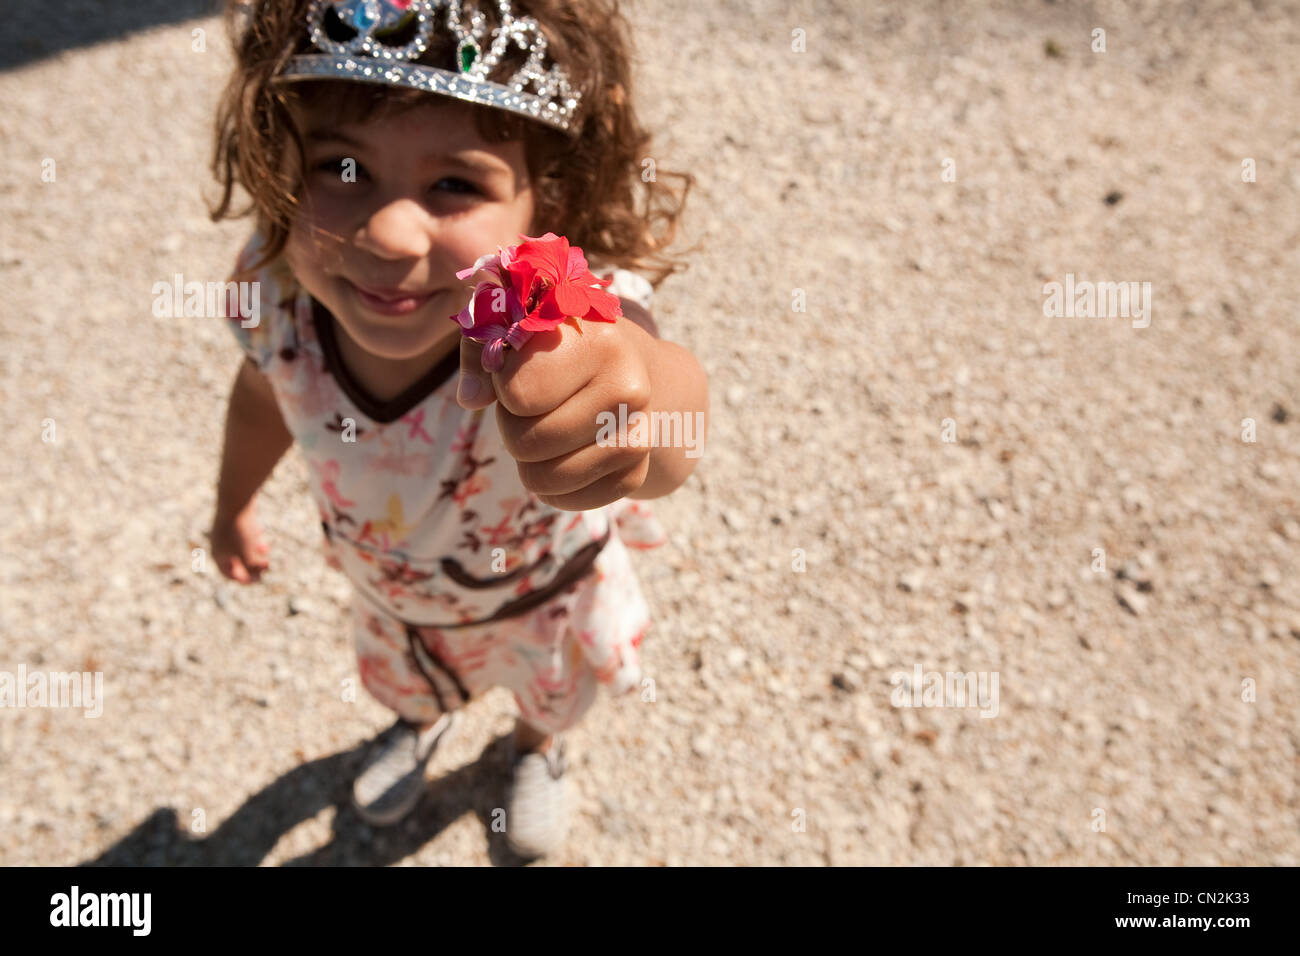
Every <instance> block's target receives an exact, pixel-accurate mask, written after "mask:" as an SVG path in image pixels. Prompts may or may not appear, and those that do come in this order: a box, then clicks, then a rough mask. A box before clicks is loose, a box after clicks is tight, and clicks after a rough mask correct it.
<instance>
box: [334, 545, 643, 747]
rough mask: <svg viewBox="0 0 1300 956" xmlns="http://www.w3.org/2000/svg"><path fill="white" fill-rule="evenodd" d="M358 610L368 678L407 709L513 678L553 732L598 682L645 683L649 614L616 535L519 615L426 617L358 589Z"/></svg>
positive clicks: (402, 711) (529, 708)
mask: <svg viewBox="0 0 1300 956" xmlns="http://www.w3.org/2000/svg"><path fill="white" fill-rule="evenodd" d="M352 617H353V626H354V633H355V637H356V645H357V660H358V666H359V669H360V672H361V682H362V684H363V685H364V686H365V688H366V689H367V690H368V691H369V692H370V693H371V694H372V695H374V697H375V698H376V699H377V700H379V701H380V702H381V703H383V704H385V705H386V706H388V707H390V708H392V709H393V710H395V711H396V712H397V713H398V714H399V715H401V716H402V717H405V718H406V719H408V720H411V721H415V722H416V723H422V724H423V723H431V722H433V721H435V720H437V719H438V717H440V716H441V715H442V714H443V713H445V712H447V711H451V710H455V709H457V708H458V707H461V706H462V705H464V704H465V703H467V702H468V701H469V700H471V699H473V698H475V697H477V696H479V695H480V694H481V693H482V692H484V691H485V690H487V689H489V688H491V687H506V688H509V689H510V690H511V691H512V692H513V693H514V697H515V702H516V704H517V705H518V707H519V712H520V714H521V716H522V717H523V719H524V720H525V721H527V722H528V723H529V724H531V725H532V726H533V727H535V728H537V729H538V730H542V731H545V732H547V733H556V732H559V731H562V730H567V729H568V728H570V727H572V726H574V725H575V724H576V723H577V722H578V721H579V720H580V719H581V717H582V715H583V714H584V713H585V712H586V710H587V708H589V707H590V706H591V705H592V703H593V702H594V700H595V698H596V690H597V687H598V686H599V685H601V684H603V685H605V686H606V687H607V688H608V690H609V693H610V694H611V695H613V696H619V695H622V694H624V693H626V692H627V691H629V690H631V689H633V688H635V687H637V686H639V685H640V683H641V667H640V655H639V648H640V645H641V639H642V638H643V637H644V635H645V632H646V628H647V626H648V624H649V619H650V615H649V611H648V608H647V606H646V602H645V598H644V597H643V596H642V594H641V589H640V586H639V584H638V583H637V580H636V578H635V576H634V573H633V570H632V567H631V563H630V561H629V559H628V553H627V549H626V546H625V545H624V544H623V542H622V541H621V540H620V539H619V538H618V536H617V535H612V536H611V537H610V540H609V542H608V544H606V545H605V547H604V549H603V550H602V551H601V552H600V554H599V555H598V556H597V557H596V561H595V564H594V567H593V569H592V571H591V573H590V574H588V575H587V576H586V577H584V578H582V579H580V580H579V581H577V582H575V583H574V584H573V585H571V586H570V588H569V589H568V590H567V591H564V592H562V593H561V594H559V595H558V596H557V597H554V598H552V599H551V600H550V601H548V602H547V603H545V604H542V605H540V606H539V607H537V608H534V609H533V610H531V611H529V612H527V613H526V614H523V615H520V616H519V617H514V618H506V619H504V620H500V621H493V622H490V623H486V624H481V625H469V626H465V627H454V628H436V627H420V626H417V625H413V624H408V623H406V622H404V621H402V620H400V619H398V618H396V617H393V616H392V615H391V614H390V613H388V612H387V611H385V610H383V609H382V608H380V607H378V606H376V605H375V604H374V603H373V602H372V601H370V600H369V599H367V598H366V597H365V596H364V595H363V594H362V593H361V592H359V591H356V592H355V593H354V598H353V608H352Z"/></svg>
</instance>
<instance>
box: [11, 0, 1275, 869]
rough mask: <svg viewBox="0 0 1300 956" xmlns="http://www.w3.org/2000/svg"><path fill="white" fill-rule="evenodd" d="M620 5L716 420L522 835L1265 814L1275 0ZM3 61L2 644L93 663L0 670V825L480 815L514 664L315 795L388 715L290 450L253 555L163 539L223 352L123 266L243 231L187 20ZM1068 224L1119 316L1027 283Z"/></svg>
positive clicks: (337, 823)
mask: <svg viewBox="0 0 1300 956" xmlns="http://www.w3.org/2000/svg"><path fill="white" fill-rule="evenodd" d="M83 6H85V7H87V8H88V9H92V10H95V11H97V12H96V15H97V16H108V15H109V14H108V12H107V8H106V6H105V5H101V4H97V3H83ZM631 14H632V16H633V19H634V21H635V22H636V24H637V25H638V27H639V28H640V29H639V35H640V41H639V43H640V50H641V53H642V58H643V61H644V62H643V63H642V65H641V73H640V89H639V96H640V97H641V99H642V103H643V109H644V110H645V112H646V114H647V118H648V119H649V121H650V122H651V124H652V127H653V128H655V129H658V130H661V131H662V132H661V134H660V141H659V144H658V147H657V153H656V156H655V158H656V160H657V161H658V162H659V163H660V164H661V165H662V166H664V167H683V168H687V169H690V170H692V171H693V172H695V173H696V174H697V175H698V176H699V177H700V180H701V189H700V191H699V192H698V194H696V195H695V196H693V198H692V201H691V202H692V205H691V210H690V217H689V221H688V223H687V240H688V242H698V243H699V251H698V253H697V254H696V255H695V257H694V260H693V267H692V269H691V270H690V271H689V272H688V273H686V274H684V275H683V276H680V277H676V278H674V279H672V280H669V281H668V282H667V283H665V284H664V286H663V287H662V288H661V290H660V292H659V295H658V297H657V301H656V312H657V315H658V317H659V320H660V323H661V325H662V326H663V327H664V328H665V329H666V331H667V332H668V334H669V335H671V336H672V337H674V338H676V339H678V340H679V341H681V342H683V343H684V344H686V345H687V346H689V347H690V348H691V349H692V350H694V352H695V353H696V354H697V355H698V356H700V358H701V360H702V361H703V362H704V363H705V365H706V367H707V368H708V369H709V371H710V374H711V376H712V379H711V381H712V394H713V420H712V427H711V430H710V431H711V439H712V443H711V447H710V449H709V453H708V455H707V456H706V458H705V461H704V463H703V464H702V466H701V468H700V469H699V471H698V472H697V475H696V476H695V477H693V478H692V480H691V481H690V482H689V483H688V484H687V486H686V487H684V488H683V489H682V490H681V491H680V492H678V493H677V494H676V495H674V496H673V497H672V498H671V499H668V500H666V501H665V502H663V503H661V505H660V515H661V517H662V519H663V521H664V522H665V524H666V525H667V526H668V527H669V529H670V533H671V535H672V540H671V542H670V544H669V545H668V546H666V547H665V548H662V549H659V550H658V551H654V552H649V553H647V554H645V555H643V556H641V557H640V559H639V565H638V566H639V568H640V570H641V572H642V574H643V580H644V582H645V585H646V590H647V594H648V597H649V599H650V601H651V604H652V606H653V608H654V610H655V613H656V624H655V627H654V629H653V631H652V633H651V635H650V637H649V638H648V639H647V643H646V647H645V666H646V670H647V673H648V674H649V675H650V676H651V677H652V678H653V679H654V681H655V699H654V700H653V701H643V700H641V699H640V698H639V697H638V696H636V695H633V696H631V697H629V698H623V699H620V700H618V701H608V700H603V701H602V702H600V703H599V704H598V710H596V711H594V712H593V714H594V719H591V720H589V722H588V723H587V724H586V725H585V726H583V727H582V728H580V729H579V730H578V731H576V732H575V733H574V734H573V735H572V739H573V743H574V745H575V747H576V748H577V751H578V752H577V755H576V760H575V762H574V771H573V772H572V779H573V782H574V785H575V788H576V790H577V791H578V793H579V796H580V799H579V802H578V806H577V808H576V815H575V820H574V826H573V831H572V837H571V840H570V842H569V844H568V846H567V848H566V849H565V850H564V852H563V853H561V854H560V855H558V856H557V857H556V858H554V859H552V860H549V861H547V862H546V864H543V865H547V864H549V865H561V864H637V865H640V864H649V865H655V864H670V865H671V864H747V865H755V864H760V865H762V864H782V863H785V864H812V865H820V864H831V865H842V864H859V863H866V864H982V863H991V864H1143V865H1147V864H1259V863H1265V864H1291V865H1295V864H1297V863H1300V794H1298V793H1297V779H1298V778H1300V773H1297V771H1298V769H1300V736H1298V731H1297V727H1298V726H1300V686H1298V684H1300V677H1298V675H1300V667H1298V666H1297V664H1298V662H1300V587H1297V583H1296V578H1295V571H1296V569H1297V567H1298V566H1300V561H1297V554H1298V553H1300V508H1298V507H1297V498H1298V497H1300V494H1298V491H1300V482H1298V481H1297V475H1300V451H1298V450H1297V448H1298V444H1297V437H1298V436H1300V394H1297V391H1298V389H1297V382H1300V346H1298V345H1297V330H1296V318H1295V314H1296V313H1295V308H1296V302H1297V301H1300V262H1297V257H1298V254H1297V249H1298V248H1300V242H1298V241H1297V239H1298V236H1297V233H1298V232H1300V135H1298V134H1297V129H1296V123H1295V117H1296V116H1297V115H1298V114H1300V71H1297V70H1296V69H1295V62H1296V56H1297V49H1300V43H1298V41H1300V8H1298V7H1297V5H1296V4H1295V3H1272V2H1267V0H1265V2H1259V3H1235V2H1207V3H1199V4H1195V5H1184V6H1179V7H1178V8H1177V11H1176V12H1175V11H1173V10H1170V9H1167V5H1164V4H1160V3H1156V2H1149V3H1135V4H1116V3H1080V4H1068V5H1067V4H1064V3H1042V2H1030V0H1023V2H1018V3H1010V2H995V0H992V2H987V3H984V2H981V3H969V4H960V3H958V4H953V3H941V2H938V0H923V2H916V3H907V4H902V3H898V4H872V5H866V4H859V3H857V2H842V3H840V2H835V3H832V2H818V3H802V4H800V3H796V4H794V5H790V4H787V3H785V2H775V0H762V2H757V3H745V4H741V3H734V2H733V3H719V4H701V3H694V2H687V0H656V2H654V3H646V2H642V3H638V4H636V5H634V6H633V7H632V10H631ZM114 15H117V14H114ZM122 16H125V14H122ZM129 26H132V27H134V26H137V24H135V23H131V24H129ZM142 26H143V25H142ZM196 27H201V28H205V29H207V31H208V49H207V51H206V52H203V53H196V52H193V51H192V49H191V42H192V32H191V31H192V30H193V29H194V28H196ZM1096 27H1101V28H1104V29H1105V30H1106V43H1107V50H1106V52H1104V53H1096V52H1093V51H1092V49H1090V44H1091V43H1092V31H1093V29H1094V28H1096ZM796 28H798V29H802V30H804V31H806V50H805V51H804V52H794V51H792V49H791V45H792V40H791V35H792V34H791V31H793V30H795V29H796ZM8 65H9V66H10V68H9V69H7V70H5V71H4V72H0V100H3V102H4V103H5V108H4V111H3V113H2V114H0V159H2V160H3V169H4V176H3V179H2V181H0V223H3V235H2V236H0V288H2V289H3V292H4V301H5V308H4V310H3V312H0V404H2V406H3V408H4V410H5V419H6V421H7V423H8V427H6V428H5V429H3V430H2V431H0V642H2V643H0V669H4V670H8V671H11V672H17V670H18V668H19V666H20V665H21V666H25V667H26V668H27V670H28V671H78V670H85V671H102V673H103V675H104V677H103V679H104V701H103V714H102V716H101V717H99V718H97V719H90V718H86V717H84V716H82V714H81V713H80V712H79V711H73V710H66V709H54V708H46V709H43V710H34V709H21V710H20V709H0V863H5V864H50V863H60V864H70V863H79V862H96V861H97V862H115V863H159V862H185V863H216V862H227V863H245V864H283V863H307V864H317V863H326V864H328V863H368V864H369V863H402V864H461V865H464V864H469V865H478V864H486V863H496V864H504V863H510V862H513V861H512V860H511V858H510V856H509V853H508V851H507V850H506V849H505V847H504V845H503V844H502V842H501V839H500V837H499V836H498V835H496V834H494V833H492V832H491V829H490V826H489V823H490V820H491V813H492V809H493V808H494V807H497V806H500V805H502V799H503V798H502V793H501V790H502V788H503V786H504V780H503V779H502V776H501V773H502V762H501V756H502V753H501V751H502V747H501V744H502V741H503V735H504V734H505V733H506V732H507V730H508V728H509V727H510V725H511V722H512V719H513V713H512V703H511V701H510V699H509V695H508V694H507V693H506V692H505V691H502V690H498V691H495V692H494V693H493V694H492V695H489V696H488V697H487V698H485V699H484V700H483V701H482V702H481V703H476V704H475V705H474V706H473V707H472V708H471V709H470V710H469V711H468V712H467V717H468V721H467V732H466V733H465V734H463V735H462V737H461V738H460V739H459V741H457V742H456V744H455V745H454V746H453V747H452V748H450V749H449V750H448V751H447V752H446V753H444V754H442V755H440V757H439V759H438V762H437V765H436V766H435V768H434V770H435V772H436V773H437V774H438V779H437V780H436V782H434V783H433V784H432V785H431V787H430V795H429V798H428V799H427V800H425V801H424V802H423V803H422V805H421V807H420V809H419V810H418V812H417V813H416V814H415V816H414V817H413V818H412V819H411V820H409V821H407V822H406V823H405V824H403V825H401V826H399V827H397V828H395V829H393V830H390V831H383V832H378V831H372V830H370V829H368V828H367V827H365V826H364V825H363V824H361V823H360V822H359V820H358V819H357V817H356V816H355V814H354V813H353V812H352V811H350V810H348V809H347V808H346V801H345V797H346V794H347V791H348V786H349V780H350V774H351V773H352V772H353V770H354V769H355V767H356V765H357V762H358V759H359V755H360V748H361V747H363V746H364V744H365V742H366V741H367V740H369V739H370V738H371V737H372V735H373V734H374V733H376V732H377V731H378V730H380V729H382V728H383V727H384V726H386V725H387V724H388V723H389V722H390V720H391V716H390V714H389V713H388V711H386V710H385V709H384V708H383V707H382V706H381V705H379V704H378V703H376V702H374V701H372V700H370V699H369V698H367V697H366V696H365V695H364V693H362V694H361V696H360V698H359V699H358V700H357V701H356V702H354V703H351V702H344V701H342V700H341V696H342V695H341V693H340V688H341V687H342V686H343V682H344V681H346V680H349V679H351V678H355V669H354V660H353V656H352V651H351V646H350V641H349V637H348V631H347V627H346V611H347V599H348V586H347V584H346V582H345V581H344V580H343V579H342V578H341V577H340V576H338V575H337V574H335V573H334V572H332V571H330V570H329V569H327V568H326V567H325V566H324V564H323V562H322V560H321V558H320V557H319V552H318V548H317V536H318V533H319V532H318V530H317V528H316V520H315V514H314V510H313V507H312V505H311V502H310V499H309V498H308V496H307V490H306V489H307V484H306V479H307V474H306V470H305V467H304V465H303V463H302V461H301V459H300V458H299V457H298V456H297V453H296V452H295V453H293V454H291V456H290V457H288V458H287V459H286V460H285V462H284V463H282V465H281V466H280V468H279V470H278V471H277V472H276V474H275V476H274V478H273V479H272V481H271V482H270V483H269V485H268V486H267V488H266V489H265V491H264V493H263V498H262V507H261V515H262V518H263V521H264V523H265V524H266V526H267V528H268V531H269V533H270V535H271V539H272V541H273V549H274V551H273V568H272V571H271V573H270V574H269V575H268V577H267V578H266V579H265V581H264V583H263V584H262V585H260V586H258V587H255V588H248V589H242V588H239V587H238V586H235V585H233V584H231V583H229V582H226V581H224V580H222V579H221V578H220V576H219V575H217V574H215V573H213V572H212V571H211V570H209V572H208V573H195V572H193V571H192V570H191V554H192V551H193V549H196V548H202V547H205V546H206V541H205V537H204V531H205V530H206V526H207V520H208V517H209V515H210V512H211V508H212V503H213V495H214V480H215V475H216V469H217V464H218V456H219V453H220V437H221V427H222V419H223V414H224V400H225V395H226V393H227V391H228V388H229V384H230V382H231V380H232V377H233V375H234V372H235V369H236V367H237V366H238V364H239V360H240V355H239V352H238V349H237V348H236V347H235V345H234V342H233V340H232V339H231V338H230V336H229V333H228V332H227V331H226V330H225V329H224V328H222V327H221V326H220V323H219V322H218V321H215V320H209V319H157V318H154V317H153V316H152V314H151V309H150V307H151V303H152V294H151V289H152V286H153V283H154V282H157V281H160V280H163V281H166V280H169V279H170V277H171V276H172V275H173V274H175V273H178V272H179V273H183V274H185V275H186V277H187V278H190V277H203V278H205V279H224V277H225V275H226V271H227V270H228V268H229V265H230V263H231V261H232V260H233V256H234V254H235V252H236V251H237V250H238V248H239V246H240V244H241V243H242V241H243V239H244V237H245V235H246V232H247V229H248V226H247V224H245V223H238V224H232V223H223V224H221V225H219V226H213V225H212V224H211V223H209V222H208V221H207V219H206V216H205V213H204V204H203V196H204V195H209V196H210V195H211V194H212V192H213V188H214V187H213V186H212V185H211V183H210V182H209V181H208V178H207V177H208V174H207V170H206V163H207V160H208V152H209V148H210V124H211V115H212V110H213V105H214V103H215V99H216V95H217V91H218V89H219V87H220V85H221V83H222V81H223V79H224V76H225V74H226V72H227V69H228V66H229V59H228V56H227V53H226V51H225V49H224V39H223V38H222V37H221V35H220V29H219V24H218V22H217V20H215V19H213V18H205V19H200V20H196V21H190V22H175V23H165V24H162V25H157V26H152V27H149V28H146V29H143V30H140V31H136V32H128V33H126V34H125V35H117V36H110V37H109V38H107V39H106V40H105V41H104V42H102V43H98V44H96V45H91V46H76V47H72V48H69V49H67V50H63V51H61V52H58V53H56V54H55V55H52V56H48V57H44V58H40V57H33V58H31V59H29V60H27V61H22V62H17V64H16V65H15V61H13V60H12V59H11V60H10V61H9V62H8ZM46 158H52V159H54V160H55V161H56V164H57V165H56V170H57V173H56V177H57V178H56V181H55V182H52V183H46V182H42V180H41V169H42V166H41V164H42V160H43V159H46ZM1247 158H1251V159H1253V160H1254V162H1255V169H1256V181H1255V182H1243V181H1242V163H1243V160H1244V159H1247ZM946 159H951V160H952V163H951V164H949V165H948V166H947V167H946V168H947V169H949V170H951V171H952V172H953V173H955V179H953V177H952V176H949V177H947V180H952V181H947V180H946V179H945V177H944V175H943V173H944V170H945V160H946ZM1067 273H1070V274H1073V275H1074V276H1076V277H1078V278H1080V279H1083V278H1086V279H1090V280H1094V281H1129V280H1134V281H1149V282H1150V283H1151V290H1152V291H1151V303H1152V308H1151V313H1150V316H1151V321H1150V325H1149V327H1147V328H1135V327H1134V326H1133V324H1132V322H1130V321H1129V319H1127V318H1124V317H1107V318H1077V317H1075V318H1048V317H1045V316H1044V312H1043V300H1044V296H1043V285H1044V283H1045V282H1048V281H1052V280H1055V281H1062V282H1063V281H1065V276H1066V274H1067ZM727 276H730V277H731V278H730V279H728V278H727ZM727 282H730V283H731V284H730V285H727V284H726V283H727ZM795 290H803V294H804V296H806V311H803V312H798V311H795V310H794V309H793V308H792V303H794V301H795V297H796V296H797V294H798V293H797V292H796V291H795ZM1243 419H1251V420H1253V422H1254V423H1255V424H1254V428H1255V434H1254V438H1255V440H1254V441H1244V440H1243ZM47 420H52V421H53V427H54V430H55V431H54V436H55V440H54V441H52V442H48V441H43V440H42V438H43V434H45V433H47V432H48V425H47V424H46V421H47ZM945 420H950V421H947V422H946V421H945ZM1247 427H1248V426H1247ZM796 549H801V550H796ZM1095 549H1102V550H1103V551H1104V555H1100V556H1099V555H1097V553H1096V552H1095ZM1103 558H1104V564H1105V567H1104V570H1102V569H1101V567H1100V565H1101V562H1102V560H1103ZM801 563H802V566H803V567H804V570H802V571H799V570H796V566H797V565H800V564H801ZM914 668H920V669H921V670H922V671H924V672H931V671H937V672H948V671H954V672H972V673H982V674H984V675H986V676H991V675H993V674H996V675H997V678H998V697H997V699H996V715H991V716H988V717H982V716H981V715H980V710H979V709H976V708H972V707H964V708H963V707H955V706H949V707H920V708H914V707H905V706H894V703H895V701H894V700H891V697H893V695H894V692H895V689H896V688H895V683H896V681H895V680H894V678H895V676H896V675H898V674H899V673H900V672H901V673H905V674H907V675H911V674H912V673H913V670H914ZM992 709H993V708H991V707H989V708H985V711H986V712H991V711H992Z"/></svg>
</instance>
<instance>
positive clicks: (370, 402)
mask: <svg viewBox="0 0 1300 956" xmlns="http://www.w3.org/2000/svg"><path fill="white" fill-rule="evenodd" d="M311 301H312V310H311V317H312V323H313V324H314V325H315V328H316V338H317V339H318V340H319V341H320V346H321V354H322V355H323V356H324V358H325V367H326V368H327V369H329V371H330V373H331V374H332V375H333V376H334V378H335V379H336V380H337V381H338V383H339V388H341V389H342V390H343V393H344V394H345V395H347V397H348V398H350V399H351V400H352V404H354V405H356V406H357V408H358V409H360V411H361V412H362V414H364V415H366V416H367V417H369V418H370V419H371V420H372V421H374V422H377V423H378V424H381V425H388V424H391V423H392V422H395V421H397V420H398V419H399V418H401V417H402V416H403V415H405V414H406V413H407V412H409V411H410V410H411V409H413V408H415V406H417V405H419V404H420V403H421V402H422V401H424V400H425V399H426V398H428V397H429V396H430V395H432V394H433V393H434V392H435V391H437V389H438V388H439V387H440V386H442V385H443V384H444V383H446V382H447V381H448V380H450V378H451V377H452V376H453V375H454V374H456V372H457V371H458V370H459V369H460V349H459V348H455V349H452V350H451V352H450V353H448V355H447V356H446V357H445V358H443V359H442V360H441V361H439V362H438V364H437V365H435V366H434V367H433V368H431V369H429V371H427V372H425V373H424V375H422V376H421V377H420V379H419V381H416V382H414V383H412V384H411V385H410V386H409V387H408V388H406V389H405V390H404V391H403V392H402V393H401V394H400V395H396V396H394V397H393V398H390V399H388V400H387V401H380V400H379V399H377V398H375V397H374V396H373V395H371V394H370V393H369V392H367V391H366V390H365V388H364V387H363V386H362V385H361V383H360V382H358V381H357V380H356V379H355V378H353V376H352V373H351V372H349V371H348V368H347V366H346V365H344V364H343V355H342V353H341V352H340V351H339V344H338V338H337V336H336V333H335V330H334V316H333V315H331V314H330V311H329V310H328V309H327V308H325V306H323V305H322V304H321V303H320V301H319V300H317V299H316V298H314V297H313V298H312V300H311Z"/></svg>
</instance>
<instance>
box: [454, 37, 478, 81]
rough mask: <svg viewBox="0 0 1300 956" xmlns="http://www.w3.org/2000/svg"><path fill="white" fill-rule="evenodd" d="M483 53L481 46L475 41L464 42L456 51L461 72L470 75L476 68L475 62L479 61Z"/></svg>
mask: <svg viewBox="0 0 1300 956" xmlns="http://www.w3.org/2000/svg"><path fill="white" fill-rule="evenodd" d="M482 52H483V51H482V50H480V49H479V45H478V44H477V43H475V42H474V41H473V40H462V41H461V43H460V46H459V47H458V48H457V50H456V62H458V63H459V64H460V71H461V72H462V73H468V72H469V71H470V68H471V67H473V66H474V61H475V60H477V59H478V57H479V54H480V53H482Z"/></svg>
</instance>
